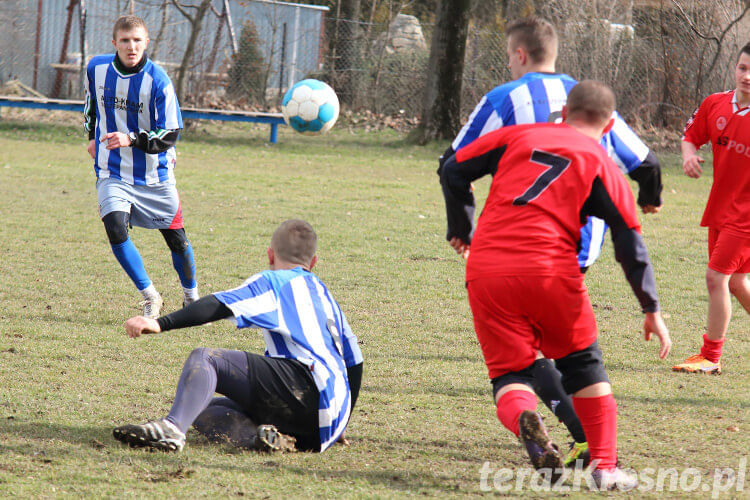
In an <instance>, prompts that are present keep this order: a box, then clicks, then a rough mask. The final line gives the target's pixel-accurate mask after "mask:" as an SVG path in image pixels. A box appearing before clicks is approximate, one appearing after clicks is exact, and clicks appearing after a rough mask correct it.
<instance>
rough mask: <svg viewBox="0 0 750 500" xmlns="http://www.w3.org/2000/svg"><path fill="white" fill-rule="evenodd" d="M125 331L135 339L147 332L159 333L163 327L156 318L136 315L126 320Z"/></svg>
mask: <svg viewBox="0 0 750 500" xmlns="http://www.w3.org/2000/svg"><path fill="white" fill-rule="evenodd" d="M125 332H127V334H128V337H130V338H131V339H135V338H138V337H140V336H141V334H146V333H159V332H161V328H160V327H159V323H158V322H157V321H156V320H155V319H151V318H146V317H145V316H135V317H133V318H130V319H129V320H127V321H126V322H125Z"/></svg>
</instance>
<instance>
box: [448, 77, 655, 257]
mask: <svg viewBox="0 0 750 500" xmlns="http://www.w3.org/2000/svg"><path fill="white" fill-rule="evenodd" d="M577 83H578V82H577V81H576V80H574V79H573V78H571V77H570V76H568V75H565V74H562V73H533V72H532V73H526V74H525V75H523V76H522V77H521V78H519V79H518V80H513V81H512V82H508V83H505V84H503V85H500V86H498V87H495V88H494V89H492V90H491V91H489V92H488V93H487V94H486V95H485V96H484V97H482V100H481V101H479V104H477V106H476V108H474V111H473V112H472V113H471V115H470V116H469V120H468V121H467V122H466V124H465V125H464V126H463V128H462V129H461V131H460V132H459V134H458V136H456V138H455V140H454V141H453V143H452V144H451V146H452V148H453V150H454V151H458V150H459V149H461V148H462V147H464V146H466V145H467V144H469V143H471V142H472V141H474V140H475V139H476V138H478V137H481V136H483V135H484V134H486V133H488V132H491V131H493V130H497V129H499V128H500V127H505V126H508V125H522V124H527V123H542V122H555V121H560V119H561V112H562V107H563V105H564V104H565V102H566V101H567V99H568V93H569V92H570V90H571V89H572V88H573V87H574V86H575V85H576V84H577ZM614 118H615V124H614V126H613V127H612V130H611V131H610V132H609V133H607V134H605V135H604V137H602V140H601V143H602V146H603V147H604V148H605V149H606V150H607V153H608V154H609V156H610V157H611V158H612V159H613V160H614V162H615V163H616V164H617V166H618V167H620V170H621V171H622V172H623V173H629V172H632V171H633V170H635V169H636V168H638V166H640V165H641V163H642V162H643V160H644V159H645V158H646V156H647V155H648V153H649V149H648V146H646V145H645V144H644V143H643V142H642V141H641V140H640V139H639V138H638V136H637V135H636V134H635V132H633V130H632V129H631V128H630V127H629V126H628V124H627V123H625V121H624V120H623V119H622V117H621V116H620V115H619V114H618V113H617V112H615V114H614ZM606 230H607V226H606V224H605V223H604V221H602V220H600V219H597V218H595V217H589V220H588V222H587V224H586V225H585V226H584V227H583V228H582V229H581V250H580V252H579V254H578V263H579V265H580V266H581V267H588V266H590V265H591V264H593V263H594V261H596V259H597V258H598V257H599V254H600V253H601V246H602V243H603V242H604V234H605V232H606Z"/></svg>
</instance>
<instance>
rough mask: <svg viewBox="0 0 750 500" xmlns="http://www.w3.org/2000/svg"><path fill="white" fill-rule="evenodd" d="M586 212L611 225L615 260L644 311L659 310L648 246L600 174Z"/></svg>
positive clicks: (584, 208) (583, 213)
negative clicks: (615, 201) (625, 217)
mask: <svg viewBox="0 0 750 500" xmlns="http://www.w3.org/2000/svg"><path fill="white" fill-rule="evenodd" d="M585 215H593V216H595V217H599V218H600V219H604V221H605V222H606V223H607V224H608V225H609V227H610V230H611V232H612V243H613V244H614V247H615V259H617V262H619V263H620V266H621V267H622V270H623V271H624V273H625V277H626V278H627V280H628V283H630V288H632V289H633V293H635V296H636V297H637V298H638V302H639V303H640V304H641V308H642V310H643V312H656V311H658V310H659V298H658V296H657V294H656V279H655V278H654V269H653V267H652V266H651V261H650V259H649V257H648V250H647V249H646V245H645V244H644V243H643V239H642V238H641V235H640V234H638V231H636V230H635V229H631V228H629V227H628V226H627V224H626V223H625V220H624V219H623V218H622V215H620V212H619V211H618V210H617V207H616V205H615V204H614V202H613V201H612V198H611V197H610V196H609V193H608V192H607V189H606V188H605V187H604V183H603V182H602V181H601V179H600V178H598V177H597V178H596V179H594V184H593V186H592V188H591V194H590V195H589V198H588V199H587V200H586V203H585V204H584V206H583V208H582V216H584V217H585Z"/></svg>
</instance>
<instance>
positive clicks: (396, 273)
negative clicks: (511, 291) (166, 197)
mask: <svg viewBox="0 0 750 500" xmlns="http://www.w3.org/2000/svg"><path fill="white" fill-rule="evenodd" d="M4 116H6V117H7V116H8V114H7V113H4ZM220 134H221V136H222V137H223V138H220ZM266 141H267V130H266V128H257V129H250V130H248V129H247V128H245V127H243V128H237V127H232V126H228V125H227V126H221V127H220V128H219V126H213V125H212V126H207V125H201V127H200V129H198V130H193V131H189V132H187V133H185V134H184V137H183V139H182V140H181V142H180V145H179V161H178V167H177V178H178V187H179V189H180V194H181V198H182V204H183V209H184V213H185V218H186V225H187V231H188V235H189V237H190V239H191V241H192V243H193V246H194V249H195V255H196V260H197V265H198V273H199V283H200V286H201V291H202V293H209V292H213V291H219V290H224V289H227V288H230V287H234V286H236V285H238V284H239V283H240V282H241V281H242V280H243V279H244V278H246V277H247V276H249V275H251V274H253V273H254V272H256V271H258V270H261V269H263V268H264V266H265V260H264V259H265V248H266V246H267V243H268V240H269V238H270V234H271V232H272V231H273V229H274V228H275V227H276V225H277V224H278V223H279V222H281V221H282V220H284V219H286V218H290V217H302V218H305V219H307V220H309V221H310V222H311V223H312V224H313V226H314V227H315V228H316V230H317V232H318V235H319V239H320V241H319V248H320V250H319V257H320V261H319V263H318V266H317V267H316V271H317V274H318V275H319V276H320V277H321V278H322V279H323V281H324V282H326V283H327V284H328V286H329V288H330V289H331V290H332V291H333V293H334V294H335V296H336V297H337V299H338V301H339V302H340V303H341V305H342V308H343V309H344V311H345V312H346V313H347V315H348V317H349V320H350V322H351V324H352V326H353V328H354V330H355V332H356V333H357V334H358V336H359V339H360V340H361V343H362V351H363V353H364V356H365V378H364V381H363V389H362V393H361V395H360V399H359V403H358V405H357V408H356V409H355V410H354V412H353V418H352V421H351V424H350V426H349V430H348V437H349V438H350V440H351V445H350V446H348V447H343V446H336V447H334V448H333V449H331V450H329V451H327V452H326V453H324V454H322V455H316V454H290V455H283V456H277V455H258V454H254V453H252V452H243V451H237V450H234V449H231V448H227V447H221V446H214V445H209V444H207V443H205V442H203V441H201V440H200V439H199V438H197V437H196V435H195V434H194V433H189V434H188V444H187V446H186V447H185V450H184V451H183V453H181V454H163V453H149V452H146V451H143V450H131V449H129V448H127V447H123V446H121V445H120V444H119V443H117V442H116V441H115V440H114V439H113V438H112V436H111V429H112V427H113V426H114V425H118V424H123V423H135V422H141V421H144V420H146V419H151V418H156V417H160V416H163V415H164V414H166V413H167V411H168V410H169V407H170V404H171V400H172V397H173V390H174V386H175V384H176V381H177V377H178V375H179V372H180V369H181V367H182V363H183V361H184V359H185V358H186V356H187V355H188V353H189V352H190V351H191V350H192V349H193V348H195V347H198V346H212V347H225V348H238V349H245V350H251V351H256V352H261V351H262V348H263V341H262V337H261V336H260V335H259V334H258V333H257V331H253V330H242V331H238V330H235V329H234V328H233V327H232V326H231V324H230V323H228V322H218V323H214V324H212V325H210V326H206V327H201V328H194V329H189V330H182V331H174V332H169V333H166V334H162V335H156V336H149V337H145V338H140V339H137V340H132V339H128V338H127V337H126V335H125V333H124V329H123V327H122V324H123V321H124V320H125V319H127V318H128V317H130V316H132V315H134V314H136V313H137V312H138V310H137V308H136V306H137V303H138V300H139V298H138V296H137V294H136V293H135V290H134V288H133V286H132V284H131V283H130V282H129V280H128V279H127V277H126V275H125V274H124V272H123V271H122V270H121V269H120V268H119V266H118V265H117V263H116V261H115V259H114V257H113V256H112V254H111V251H110V249H109V245H108V244H107V240H106V236H105V233H104V230H103V227H102V225H101V223H100V222H99V220H98V217H97V210H96V194H95V189H94V174H93V171H92V168H91V166H90V163H91V161H90V159H88V158H87V155H86V151H85V141H84V139H83V133H82V131H81V130H80V129H79V128H78V127H74V126H69V125H65V124H61V125H50V124H40V123H34V122H29V121H13V120H8V119H7V118H6V119H5V121H2V122H0V497H8V496H21V497H57V496H66V497H83V496H87V497H88V496H96V497H121V496H127V497H189V498H193V497H233V496H249V497H282V496H284V497H286V496H292V497H332V496H339V495H345V496H348V497H371V496H376V497H401V496H409V495H426V496H464V495H481V494H497V492H494V491H491V492H490V493H485V492H483V491H482V488H481V486H482V484H481V483H480V470H481V469H482V467H483V466H484V464H485V462H488V463H489V467H491V468H492V469H493V470H496V469H500V468H503V467H509V468H512V469H521V468H526V467H527V460H526V457H525V453H524V452H523V451H522V449H521V447H520V446H519V444H518V443H517V442H516V441H515V440H514V439H513V438H512V435H510V433H508V432H507V431H505V430H504V429H503V428H502V427H501V426H500V424H499V423H498V422H497V419H496V417H495V412H494V407H493V405H492V402H491V396H490V387H489V384H488V381H487V378H486V371H485V368H484V363H483V362H482V359H481V354H480V350H479V346H478V344H477V341H476V338H475V335H474V333H473V328H472V322H471V315H470V311H469V307H468V304H467V300H466V292H465V289H464V287H463V262H462V261H461V260H459V259H458V257H457V256H456V255H455V254H454V253H453V252H452V250H451V249H450V248H449V246H448V245H447V243H446V242H445V240H444V233H445V216H444V208H443V201H442V195H441V192H440V188H439V184H438V180H437V176H436V175H435V167H436V161H435V158H436V157H437V156H438V154H439V152H441V151H442V150H443V149H444V146H445V145H444V144H436V145H434V146H430V147H426V148H422V147H416V146H411V145H407V144H405V143H404V142H403V137H402V136H399V135H396V134H395V133H390V132H379V133H375V134H363V133H350V132H348V131H346V130H342V129H341V128H339V129H338V130H335V131H334V132H333V134H331V135H328V136H325V137H322V138H308V137H303V136H299V135H293V134H292V133H291V132H290V131H289V130H288V129H287V128H282V130H281V131H280V137H279V143H278V144H277V145H275V146H271V145H269V144H268V143H267V142H266ZM661 159H662V162H663V163H664V183H665V186H666V187H665V194H664V200H665V208H664V209H663V210H662V212H661V213H659V214H657V215H655V216H648V217H643V218H642V222H643V233H644V236H645V240H646V243H647V245H648V246H649V249H650V252H651V256H652V260H653V262H654V265H655V269H656V274H657V280H658V283H659V291H660V294H661V300H662V307H663V311H664V313H665V316H666V317H667V319H666V321H667V323H668V325H669V327H670V329H671V332H672V336H673V340H674V349H673V354H672V355H671V356H670V358H668V359H667V360H666V361H660V360H659V359H658V357H657V345H656V344H653V343H652V344H647V343H645V342H643V340H642V339H641V337H640V335H639V328H640V325H641V322H642V319H641V318H642V315H641V314H640V311H639V307H638V306H637V302H636V300H635V298H634V297H633V296H632V294H631V292H630V289H629V287H628V286H627V283H626V281H625V279H624V277H623V276H622V272H621V271H620V269H619V266H617V264H616V263H615V262H614V258H613V257H612V251H611V244H610V243H609V242H608V243H607V244H606V246H605V249H604V255H603V257H602V259H601V260H600V261H599V262H598V263H597V264H596V265H595V266H594V267H593V268H592V269H591V270H590V271H589V273H588V274H587V276H586V281H587V284H588V286H589V289H590V292H591V295H592V300H593V302H594V304H595V307H596V313H597V316H598V321H599V326H600V330H601V335H600V344H601V346H602V349H603V351H604V354H605V363H606V366H607V369H608V372H609V376H610V378H611V380H612V382H613V387H614V391H615V395H616V397H617V398H618V402H619V423H620V429H619V450H620V459H621V461H622V462H623V464H624V465H627V466H630V467H634V468H636V469H637V470H645V469H646V468H653V469H656V468H659V467H675V468H677V469H678V470H679V471H682V470H684V469H685V468H696V469H697V472H695V475H694V476H691V477H692V479H691V480H690V481H687V482H686V483H685V484H686V485H687V486H689V487H690V486H692V485H693V482H694V481H695V480H696V479H698V480H700V481H701V483H700V486H701V488H702V486H703V484H709V483H711V482H712V481H713V477H714V471H715V468H717V467H719V468H724V467H726V468H731V469H733V470H738V468H739V467H740V464H741V460H742V459H743V457H744V459H745V463H746V462H747V457H748V438H747V435H748V432H750V363H749V362H748V360H749V359H750V334H749V330H750V320H749V319H748V316H747V314H746V313H745V312H744V311H742V310H738V309H740V308H739V305H738V304H737V303H736V302H734V308H735V312H734V316H733V318H732V323H731V325H730V332H729V340H728V341H727V343H726V345H725V349H724V352H725V355H724V359H723V368H724V372H725V373H724V374H723V375H721V376H713V377H706V376H704V377H699V376H688V375H683V374H673V373H672V372H670V366H671V364H672V363H673V362H674V361H678V360H682V359H684V358H685V357H686V356H688V355H690V354H693V352H694V351H695V350H696V348H697V347H698V346H699V340H700V335H701V334H702V333H703V328H704V324H705V313H706V307H707V298H706V292H705V285H704V280H703V275H704V272H705V265H706V250H705V240H706V233H705V230H704V229H702V228H699V227H698V222H699V219H700V215H701V213H702V209H703V206H704V203H705V199H706V196H707V193H708V190H709V186H710V182H711V180H710V171H709V172H708V174H709V175H706V176H705V177H704V178H701V179H700V180H690V179H687V178H686V177H684V176H683V175H682V173H681V169H680V167H679V163H678V158H677V156H676V155H674V154H663V155H661ZM488 184H489V183H488V180H487V179H485V180H483V181H481V182H479V183H477V189H478V196H479V198H480V199H482V200H483V199H484V198H483V197H484V195H485V194H486V191H487V187H488ZM132 237H133V240H134V242H135V243H136V245H137V246H138V247H139V249H140V251H141V253H142V255H143V257H144V260H145V262H146V266H147V269H148V271H149V273H150V275H151V278H152V279H153V281H154V283H155V285H156V286H157V288H158V289H160V290H161V292H162V294H163V296H164V298H165V301H166V311H171V310H174V309H176V308H177V307H178V306H179V304H180V302H181V290H180V288H179V282H178V280H177V277H176V274H175V272H174V271H173V269H172V265H171V261H170V256H169V252H168V250H167V248H166V246H165V245H164V242H163V240H162V239H161V236H160V235H159V234H158V232H155V231H145V230H142V229H135V230H134V231H133V232H132ZM541 411H542V413H543V415H544V416H545V418H546V420H547V423H548V425H549V427H550V430H551V433H552V435H553V436H554V438H555V439H556V440H557V441H558V442H559V443H560V444H565V443H566V442H567V439H568V436H567V434H566V432H565V429H564V427H563V426H562V425H561V424H559V423H557V422H556V421H555V420H554V417H552V416H551V414H550V413H549V412H548V411H547V409H546V408H543V409H542V410H541ZM746 468H747V467H746ZM492 477H493V476H490V477H489V483H488V484H489V486H488V488H489V489H490V490H492V489H493V483H492ZM488 488H485V489H488ZM696 488H698V487H697V486H696ZM701 488H698V490H697V491H693V492H690V491H684V490H685V489H689V488H682V490H680V489H679V488H678V490H677V491H673V492H669V493H664V492H662V493H659V492H656V491H651V492H639V493H638V495H637V496H639V497H641V496H645V497H651V498H656V497H659V498H661V497H663V496H664V495H665V494H666V495H667V496H669V497H690V496H694V495H696V494H701V493H700V492H701ZM533 490H534V487H533V484H527V483H525V486H523V487H522V488H521V489H520V490H519V491H511V492H509V493H507V494H508V495H515V496H529V495H534V496H550V495H555V494H554V493H544V492H535V491H533ZM748 491H750V483H749V484H747V485H745V486H744V490H743V491H736V488H733V489H732V490H731V491H729V492H727V493H724V495H725V496H732V497H742V496H745V497H747V496H748ZM702 494H703V495H706V493H702ZM572 495H573V496H577V495H583V494H582V493H581V494H576V493H573V494H572Z"/></svg>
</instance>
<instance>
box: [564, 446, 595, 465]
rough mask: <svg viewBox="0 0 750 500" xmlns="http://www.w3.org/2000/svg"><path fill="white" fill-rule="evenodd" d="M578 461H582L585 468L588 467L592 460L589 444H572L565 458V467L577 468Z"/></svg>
mask: <svg viewBox="0 0 750 500" xmlns="http://www.w3.org/2000/svg"><path fill="white" fill-rule="evenodd" d="M578 460H581V462H582V463H581V465H582V466H583V467H586V466H587V465H588V464H589V460H591V455H590V454H589V444H588V443H587V442H586V441H584V442H583V443H576V442H573V443H570V449H569V450H568V453H566V454H565V457H564V458H563V465H564V466H565V467H575V466H576V462H577V461H578Z"/></svg>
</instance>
